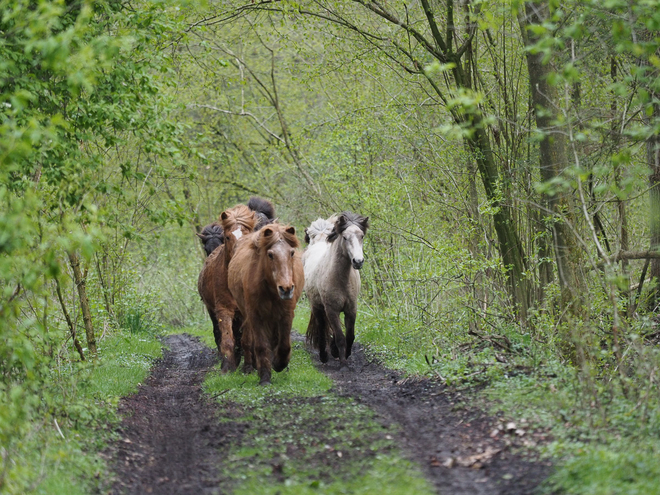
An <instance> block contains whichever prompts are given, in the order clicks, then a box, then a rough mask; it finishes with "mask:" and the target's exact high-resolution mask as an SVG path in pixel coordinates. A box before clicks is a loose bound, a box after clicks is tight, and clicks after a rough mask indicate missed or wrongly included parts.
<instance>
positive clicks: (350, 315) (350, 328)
mask: <svg viewBox="0 0 660 495" xmlns="http://www.w3.org/2000/svg"><path fill="white" fill-rule="evenodd" d="M356 313H357V312H356V311H350V310H349V311H345V312H344V325H345V326H346V359H348V356H350V355H351V349H352V348H353V342H355V317H356V316H357V314H356Z"/></svg>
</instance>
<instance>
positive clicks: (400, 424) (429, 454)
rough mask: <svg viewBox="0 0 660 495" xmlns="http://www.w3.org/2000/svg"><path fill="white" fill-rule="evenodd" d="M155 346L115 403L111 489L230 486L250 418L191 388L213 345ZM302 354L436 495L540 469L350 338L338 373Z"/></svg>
mask: <svg viewBox="0 0 660 495" xmlns="http://www.w3.org/2000/svg"><path fill="white" fill-rule="evenodd" d="M296 339H297V340H302V337H301V336H299V335H298V336H296ZM164 344H165V346H166V349H165V351H164V356H163V359H162V360H161V361H160V362H159V363H158V364H157V366H156V367H155V368H154V370H153V372H152V374H151V376H150V377H149V379H148V380H147V381H146V383H145V384H143V385H142V386H141V387H140V389H139V392H138V393H137V394H135V395H133V396H131V397H127V398H125V399H123V400H122V402H121V404H120V413H121V414H122V416H123V420H122V423H121V429H120V440H119V441H118V442H116V443H115V445H113V446H112V447H111V449H110V451H109V452H108V453H107V455H108V456H109V457H110V458H111V459H112V461H111V465H112V468H113V470H114V472H115V473H116V481H115V483H114V485H113V487H112V490H111V493H113V494H144V493H155V494H188V493H191V494H195V495H197V494H216V493H218V494H224V493H230V492H231V485H232V483H231V480H230V479H229V478H228V475H227V472H228V471H231V470H232V469H233V468H232V466H229V465H223V462H224V461H225V457H226V454H225V453H226V452H227V450H228V449H229V447H231V446H236V445H241V443H242V441H247V440H248V438H247V437H244V436H243V432H246V431H248V429H249V428H250V425H249V424H247V423H245V422H242V421H241V420H240V419H238V418H239V417H240V414H237V412H236V411H234V410H232V407H233V406H232V404H231V403H229V404H227V407H226V408H225V409H226V410H225V409H221V408H220V406H219V405H217V404H216V403H214V402H213V401H212V400H210V399H208V398H206V397H205V396H204V395H203V393H202V391H201V383H202V382H203V380H204V376H205V374H206V372H207V371H208V370H209V369H210V368H211V367H212V366H213V365H214V364H215V363H216V357H215V356H216V354H215V352H214V351H212V350H211V349H209V348H208V347H206V346H204V345H203V344H201V343H200V342H199V341H198V339H196V338H194V337H190V336H189V335H173V336H169V337H167V338H166V339H165V341H164ZM312 359H313V360H314V361H315V362H316V363H317V365H318V368H319V369H320V370H321V371H323V372H324V373H326V374H327V375H328V376H330V377H331V378H332V379H333V380H334V381H335V387H334V389H333V390H332V392H334V393H336V394H337V395H339V396H343V397H351V398H353V399H354V400H356V401H357V402H359V403H361V404H363V405H365V406H367V407H369V408H370V409H371V410H372V411H374V412H375V414H376V418H377V420H378V421H379V422H381V423H382V424H383V425H386V426H394V427H395V431H398V432H399V433H398V435H399V436H400V438H397V439H396V441H397V444H398V445H399V447H400V448H401V450H402V451H403V453H404V455H406V456H407V457H408V458H409V459H410V460H412V461H413V462H415V463H416V464H417V465H419V466H420V467H421V468H422V471H423V472H424V474H425V475H426V477H427V479H428V480H429V481H431V482H432V483H433V484H434V485H435V487H436V488H437V491H438V493H441V494H444V495H460V494H470V495H472V494H489V495H491V494H502V495H504V494H507V495H522V494H531V493H534V491H535V489H536V488H537V487H538V485H539V483H540V482H541V481H542V480H543V479H544V478H545V477H546V476H547V475H548V474H549V470H550V467H549V466H547V465H546V464H544V463H540V462H531V461H527V460H525V459H523V458H522V457H521V456H520V455H519V454H516V453H514V452H513V449H512V446H511V445H508V443H510V440H509V439H506V441H502V439H500V438H491V436H490V432H491V431H492V427H493V420H492V419H491V418H488V417H487V416H486V415H485V414H483V413H482V412H481V411H479V410H475V409H474V408H473V407H470V406H468V405H466V404H462V403H461V401H460V398H458V397H456V396H455V395H452V394H449V393H448V392H447V391H446V390H444V389H443V388H442V387H441V386H439V385H438V384H436V383H434V382H431V381H429V380H411V379H402V377H401V375H399V374H398V373H395V372H393V371H391V370H388V369H386V368H383V367H382V366H380V365H378V364H377V363H373V362H370V361H369V360H368V359H367V357H366V356H365V354H364V352H363V350H362V349H361V347H360V346H359V345H357V348H356V349H355V351H354V354H353V355H352V356H351V358H350V360H349V363H350V365H351V370H350V371H344V372H341V371H339V364H338V362H330V363H328V364H325V365H322V364H320V363H319V361H318V356H314V355H313V356H312ZM239 409H240V408H239ZM219 418H223V421H220V419H219ZM236 419H238V420H236ZM514 443H515V442H514ZM475 456H476V457H475ZM475 459H476V462H472V461H474V460H475ZM466 460H467V461H469V462H466ZM460 464H466V466H465V467H462V466H461V465H460ZM467 464H470V465H469V466H467ZM223 472H224V473H225V474H223Z"/></svg>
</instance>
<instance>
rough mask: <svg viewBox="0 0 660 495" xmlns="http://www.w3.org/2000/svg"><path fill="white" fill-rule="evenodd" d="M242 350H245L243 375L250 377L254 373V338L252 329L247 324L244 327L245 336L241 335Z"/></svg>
mask: <svg viewBox="0 0 660 495" xmlns="http://www.w3.org/2000/svg"><path fill="white" fill-rule="evenodd" d="M241 348H242V349H243V358H244V359H243V373H245V374H246V375H249V374H250V373H252V372H253V371H254V365H255V359H254V343H253V337H252V329H251V328H250V327H249V325H248V324H247V323H246V324H245V325H244V326H243V334H242V335H241Z"/></svg>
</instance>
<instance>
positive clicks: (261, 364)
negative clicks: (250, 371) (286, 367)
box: [254, 335, 271, 385]
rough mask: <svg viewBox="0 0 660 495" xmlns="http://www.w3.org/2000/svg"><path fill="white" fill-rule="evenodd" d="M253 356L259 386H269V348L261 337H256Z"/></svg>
mask: <svg viewBox="0 0 660 495" xmlns="http://www.w3.org/2000/svg"><path fill="white" fill-rule="evenodd" d="M254 354H255V358H256V361H257V371H258V372H259V385H270V376H271V362H270V346H269V345H268V342H267V340H266V339H265V338H264V337H263V336H262V335H259V336H256V340H255V342H254Z"/></svg>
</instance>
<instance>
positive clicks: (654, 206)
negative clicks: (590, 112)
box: [646, 108, 660, 310]
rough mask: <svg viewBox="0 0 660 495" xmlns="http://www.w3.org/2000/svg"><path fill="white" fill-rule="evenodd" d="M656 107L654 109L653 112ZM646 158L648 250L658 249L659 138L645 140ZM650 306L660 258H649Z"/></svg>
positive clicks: (657, 295) (659, 286)
mask: <svg viewBox="0 0 660 495" xmlns="http://www.w3.org/2000/svg"><path fill="white" fill-rule="evenodd" d="M656 112H657V108H656V109H654V114H655V113H656ZM646 159H647V163H648V166H649V169H650V170H651V173H650V175H649V186H650V190H649V216H650V218H649V224H650V229H651V247H650V251H652V252H657V251H660V138H659V137H658V136H653V137H652V138H650V139H649V140H648V141H647V142H646ZM650 275H651V280H652V285H651V306H652V308H651V309H652V310H656V309H657V308H658V305H659V304H660V259H658V258H654V259H652V260H651V274H650Z"/></svg>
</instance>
